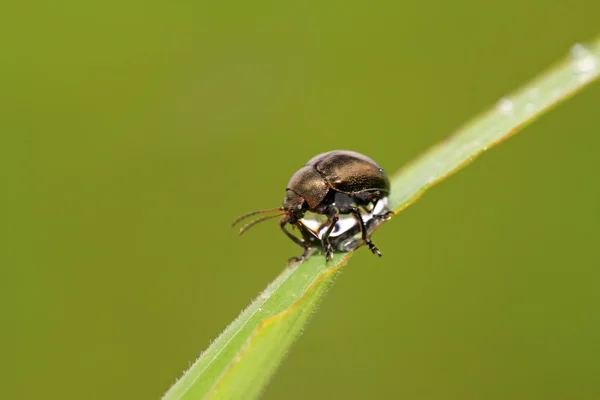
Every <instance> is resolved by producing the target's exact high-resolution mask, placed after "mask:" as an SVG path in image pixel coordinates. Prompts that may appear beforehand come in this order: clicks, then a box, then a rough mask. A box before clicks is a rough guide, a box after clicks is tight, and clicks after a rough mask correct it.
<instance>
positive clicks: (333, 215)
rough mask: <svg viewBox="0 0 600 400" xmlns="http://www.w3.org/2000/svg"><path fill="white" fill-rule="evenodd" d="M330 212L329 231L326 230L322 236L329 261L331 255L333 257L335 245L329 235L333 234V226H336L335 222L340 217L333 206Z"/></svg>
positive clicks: (326, 259)
mask: <svg viewBox="0 0 600 400" xmlns="http://www.w3.org/2000/svg"><path fill="white" fill-rule="evenodd" d="M328 214H329V219H328V220H327V223H328V224H329V227H328V228H327V231H325V233H324V234H323V237H322V238H321V241H322V243H323V250H325V261H329V260H331V257H333V247H332V246H331V243H330V242H329V235H331V232H332V231H333V228H335V224H337V222H338V220H339V219H340V216H339V214H338V213H337V211H336V210H335V208H333V207H331V208H330V209H329V213H328Z"/></svg>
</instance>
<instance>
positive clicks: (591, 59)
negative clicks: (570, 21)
mask: <svg viewBox="0 0 600 400" xmlns="http://www.w3.org/2000/svg"><path fill="white" fill-rule="evenodd" d="M571 58H572V61H571V67H572V68H573V69H574V70H575V72H576V73H578V74H581V78H580V79H581V81H582V82H587V81H588V80H590V79H592V78H593V77H594V76H596V75H597V74H598V59H597V58H596V56H594V54H593V53H592V52H591V51H590V50H588V49H587V48H586V47H585V46H584V45H582V44H581V43H576V44H574V45H573V47H571Z"/></svg>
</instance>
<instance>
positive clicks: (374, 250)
mask: <svg viewBox="0 0 600 400" xmlns="http://www.w3.org/2000/svg"><path fill="white" fill-rule="evenodd" d="M350 211H351V213H352V215H354V216H355V217H356V218H357V219H358V222H359V223H360V230H361V233H362V240H364V241H365V243H366V244H367V246H369V249H371V252H372V253H373V254H377V255H378V256H379V257H381V252H380V251H379V249H378V248H377V246H375V243H373V241H372V240H371V238H370V237H369V235H368V233H367V227H366V226H365V223H364V221H363V219H362V216H361V215H360V210H359V209H358V208H356V207H352V208H351V209H350ZM384 215H387V214H384Z"/></svg>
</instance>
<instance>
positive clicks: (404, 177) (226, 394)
mask: <svg viewBox="0 0 600 400" xmlns="http://www.w3.org/2000/svg"><path fill="white" fill-rule="evenodd" d="M599 73H600V39H597V40H595V41H594V42H593V43H592V44H591V46H589V47H584V46H581V45H575V46H574V47H573V48H572V49H571V55H570V57H569V58H568V59H566V60H564V61H563V62H561V63H559V64H558V65H556V66H555V67H553V68H552V69H551V70H549V71H548V72H546V73H545V74H543V75H541V76H540V77H538V78H537V79H535V80H534V81H532V82H531V83H530V84H528V85H526V86H525V87H523V88H522V89H520V90H519V91H517V92H515V93H514V94H512V95H510V96H508V97H506V98H504V99H502V100H500V101H499V102H498V104H497V105H496V106H495V107H493V108H492V109H491V110H489V111H488V112H486V113H484V114H482V115H481V116H479V117H478V118H476V119H475V120H473V121H472V122H471V123H469V124H467V125H466V126H464V127H463V128H461V129H460V130H459V131H458V132H456V133H455V134H454V135H452V136H450V137H448V138H447V139H446V140H444V141H443V142H441V143H439V144H438V145H436V146H434V147H433V148H432V149H430V150H429V151H427V152H426V153H425V154H423V155H422V156H421V157H419V158H418V159H416V160H415V161H413V162H412V163H410V164H408V165H407V166H406V167H404V168H403V169H402V170H400V171H399V172H398V173H397V174H395V175H394V176H393V177H392V180H391V181H392V197H391V198H390V201H391V206H392V207H393V208H394V209H395V210H397V211H399V210H402V209H403V208H405V207H407V206H408V205H410V204H411V203H412V202H414V201H415V200H416V199H418V198H419V196H420V195H421V194H422V193H423V192H424V191H425V190H427V189H428V188H429V187H431V186H432V185H434V184H435V183H437V182H440V181H441V180H443V179H444V178H446V177H447V176H448V175H450V174H451V173H453V172H455V171H457V170H458V169H460V168H461V167H463V166H464V165H466V164H467V163H469V162H470V161H472V160H473V159H474V158H475V157H476V156H478V155H479V154H481V153H482V152H483V151H485V150H487V149H489V148H490V147H492V146H494V145H495V144H497V143H499V142H500V141H502V140H504V139H506V138H508V137H510V136H511V135H513V134H514V133H516V132H517V131H519V130H520V129H521V128H522V127H523V126H524V125H525V124H527V123H529V122H531V121H533V120H534V119H535V118H536V117H538V116H540V115H541V114H542V113H544V112H546V111H547V110H549V109H550V108H551V107H552V106H554V105H556V104H557V103H559V102H560V101H562V100H564V99H566V98H567V97H569V96H570V95H572V94H574V93H575V92H577V91H578V90H580V89H582V88H583V87H585V86H587V85H588V84H589V83H591V82H592V81H594V80H595V79H596V78H597V77H598V75H599ZM350 255H351V253H347V254H344V255H339V254H338V255H336V256H335V257H334V259H333V260H332V261H331V262H329V263H328V264H326V263H325V261H324V257H323V256H322V255H319V254H315V255H313V256H311V257H310V258H308V259H307V260H306V261H305V262H304V263H302V264H301V265H299V266H294V267H292V268H288V269H285V270H284V271H283V272H282V273H281V274H280V275H279V276H278V277H277V278H276V279H275V280H274V281H273V282H272V283H271V284H270V285H269V286H268V287H267V289H266V290H265V291H264V292H263V293H262V294H261V295H260V296H259V297H258V298H257V299H256V300H254V301H253V302H252V304H250V306H249V307H248V308H247V309H246V310H245V311H243V312H242V313H241V314H240V316H239V317H238V318H237V319H236V320H235V321H233V323H232V324H231V325H229V326H228V327H227V329H225V331H224V332H223V333H222V334H221V336H219V337H218V338H217V339H216V340H215V341H214V342H213V343H212V344H211V345H210V347H209V348H208V349H207V350H206V351H205V352H204V353H203V354H202V355H201V356H200V358H198V360H196V362H195V363H194V364H193V365H192V367H191V368H190V369H189V370H188V371H186V372H185V374H184V375H183V377H182V378H181V379H180V380H179V381H178V382H177V383H175V384H174V385H173V386H172V387H171V389H170V390H169V391H168V392H167V393H166V395H165V396H164V399H165V400H175V399H254V398H256V397H258V395H259V394H260V393H261V391H262V390H263V389H264V388H265V386H266V384H267V383H268V381H269V379H270V378H271V377H272V376H273V374H274V372H275V370H276V369H277V367H278V365H279V364H280V363H281V361H282V359H283V358H284V356H285V354H286V352H287V351H288V350H289V348H290V346H291V345H292V343H293V341H294V340H295V338H296V337H297V336H298V335H299V333H300V332H301V330H302V328H303V327H304V326H305V324H306V322H307V320H308V318H309V317H310V315H311V313H312V312H313V311H314V310H315V308H316V306H317V305H318V303H319V301H320V300H321V299H322V297H323V295H324V294H325V292H326V290H327V288H328V287H329V286H330V285H331V283H332V282H333V279H334V276H335V273H336V272H337V271H338V270H339V269H340V267H341V266H342V265H344V264H345V263H346V261H347V260H348V258H349V257H350Z"/></svg>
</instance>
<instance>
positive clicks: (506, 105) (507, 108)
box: [497, 97, 513, 114]
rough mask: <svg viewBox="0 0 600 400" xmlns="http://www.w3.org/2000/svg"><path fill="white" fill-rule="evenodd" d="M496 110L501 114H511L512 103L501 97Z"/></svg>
mask: <svg viewBox="0 0 600 400" xmlns="http://www.w3.org/2000/svg"><path fill="white" fill-rule="evenodd" d="M497 106H498V109H499V110H500V112H501V113H502V114H508V113H511V112H512V110H513V102H512V100H511V99H509V98H508V97H503V98H501V99H500V100H499V101H498V105H497Z"/></svg>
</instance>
